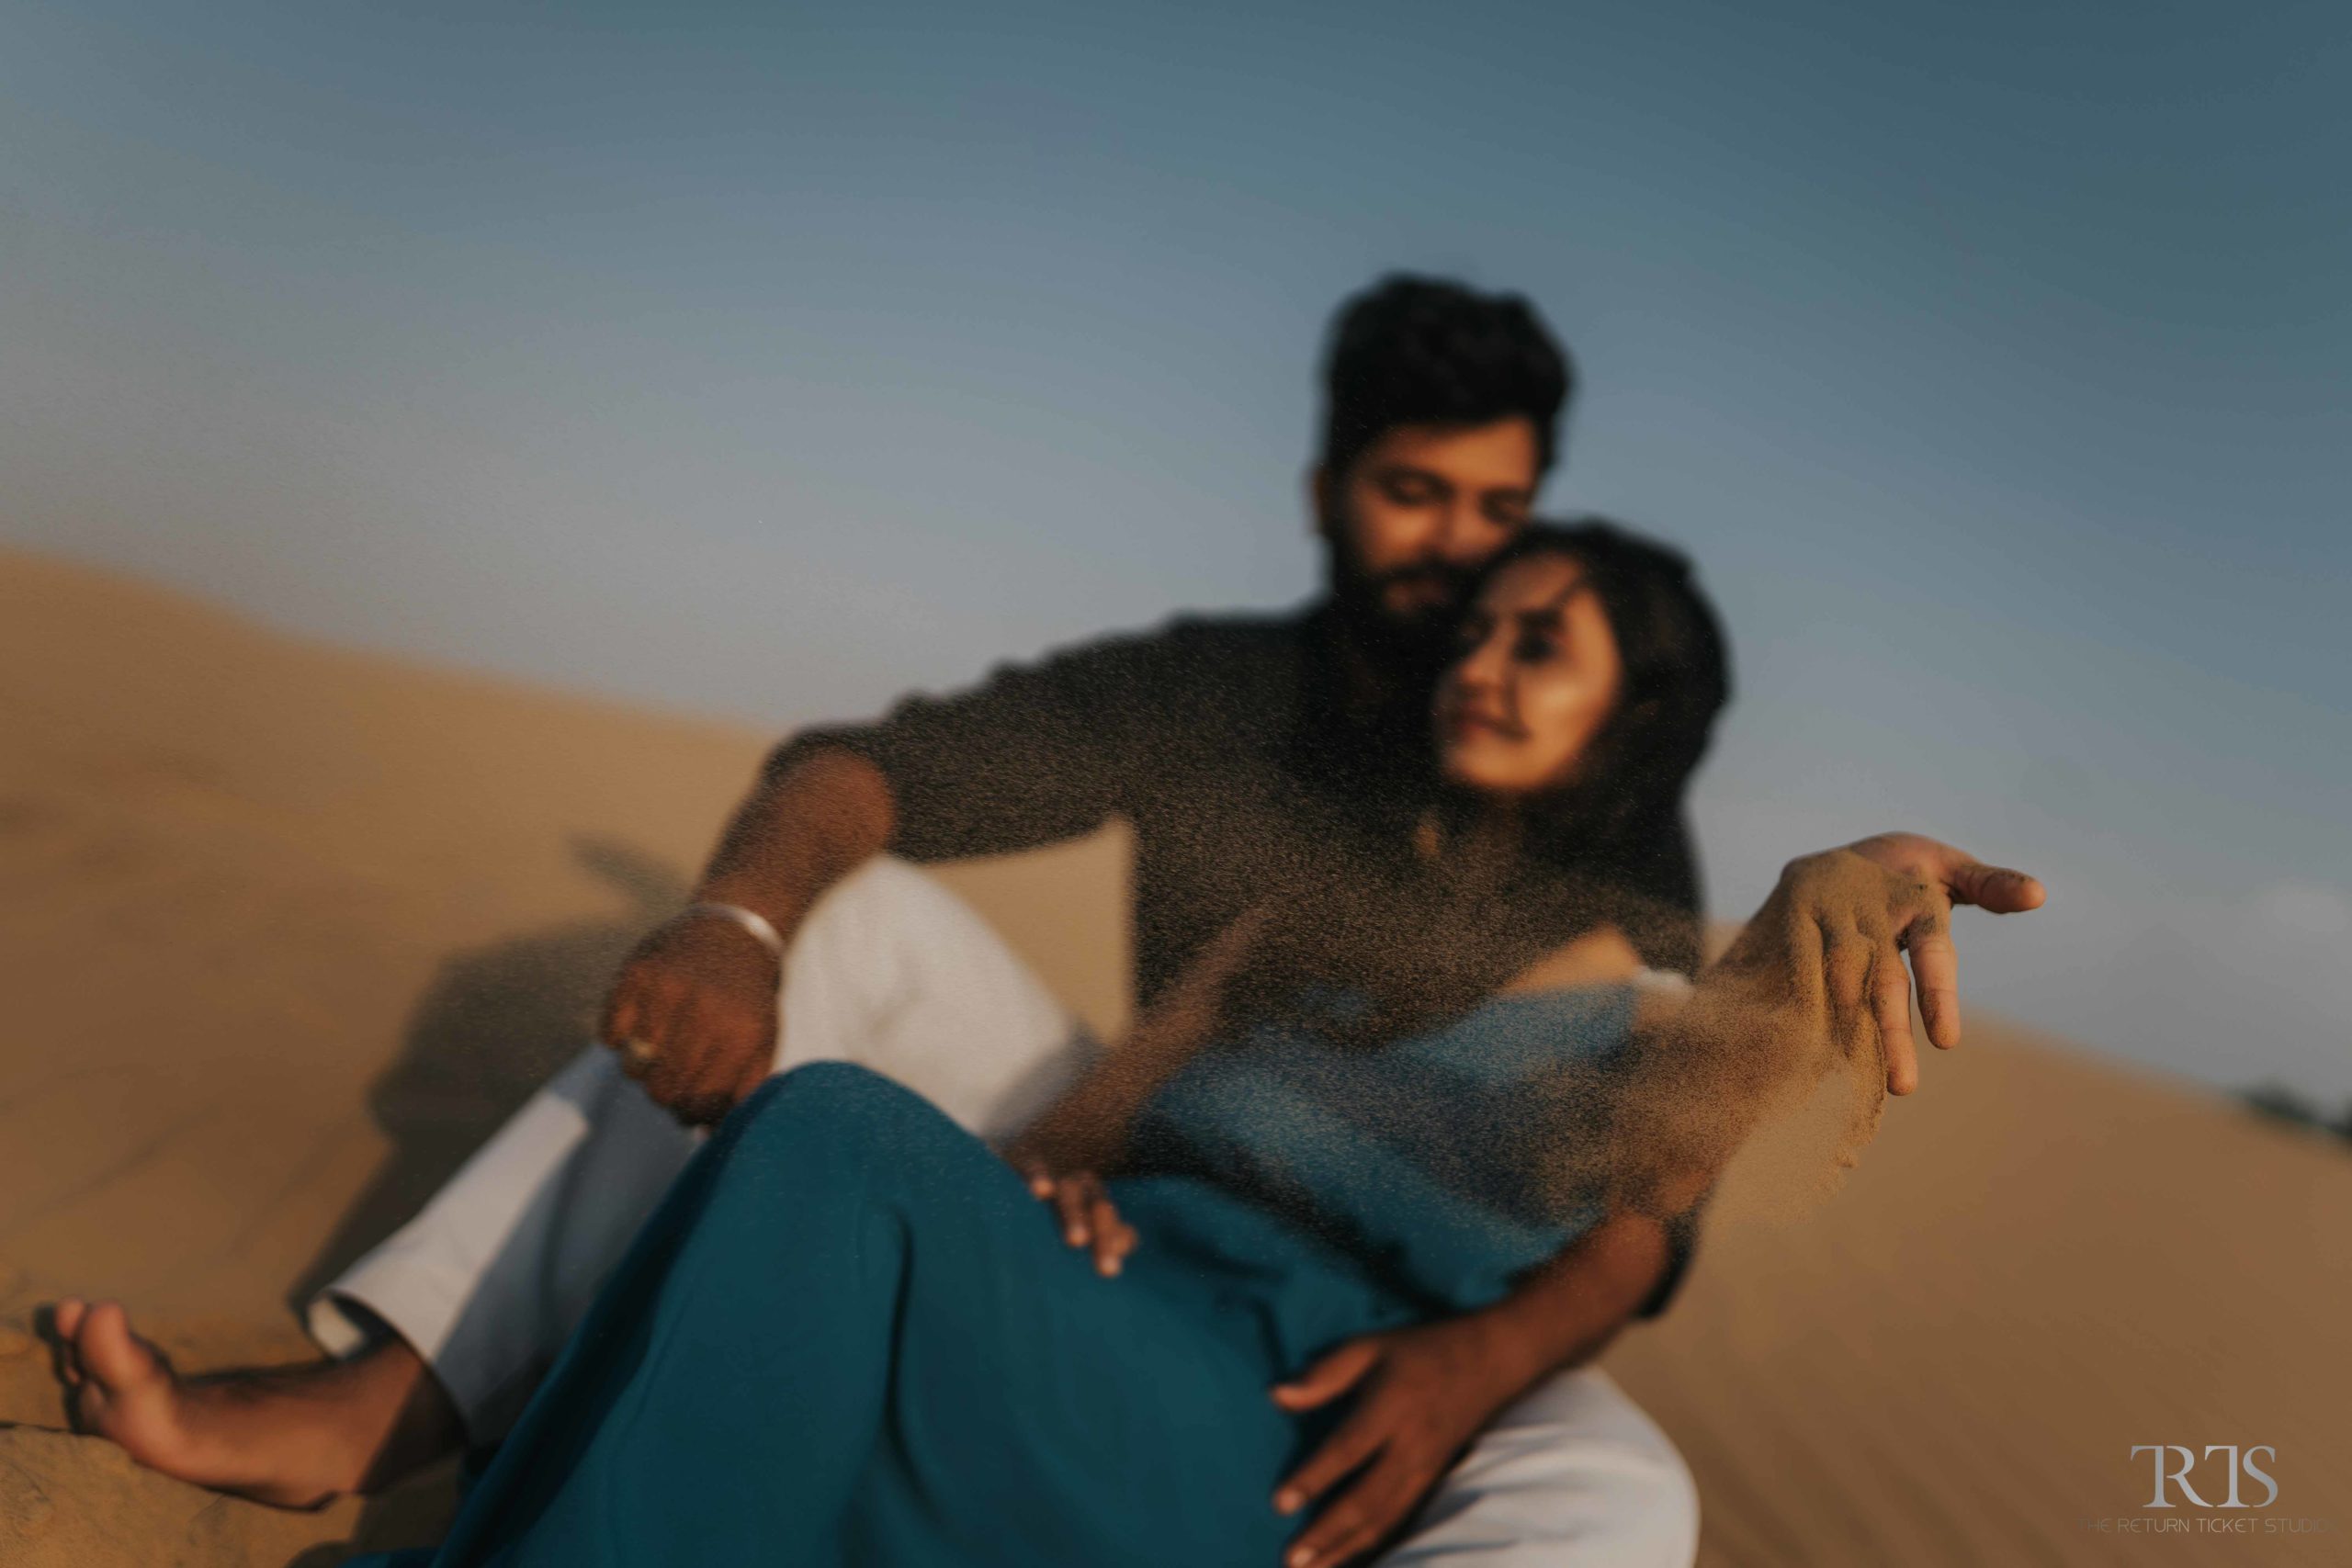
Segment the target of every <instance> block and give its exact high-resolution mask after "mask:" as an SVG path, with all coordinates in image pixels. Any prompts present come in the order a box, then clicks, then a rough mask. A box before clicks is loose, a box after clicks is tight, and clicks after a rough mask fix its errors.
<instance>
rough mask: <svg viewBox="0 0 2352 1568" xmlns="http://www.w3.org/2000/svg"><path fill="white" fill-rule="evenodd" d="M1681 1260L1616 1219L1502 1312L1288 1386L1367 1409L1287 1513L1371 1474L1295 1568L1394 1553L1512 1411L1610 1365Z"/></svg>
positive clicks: (1300, 1396)
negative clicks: (1549, 1380) (1351, 1396)
mask: <svg viewBox="0 0 2352 1568" xmlns="http://www.w3.org/2000/svg"><path fill="white" fill-rule="evenodd" d="M1670 1250H1671V1249H1670V1247H1669V1245H1668V1238H1667V1231H1666V1227H1665V1226H1664V1225H1663V1224H1660V1223H1659V1222H1658V1221H1657V1220H1656V1219H1653V1218H1651V1217H1650V1216H1648V1215H1645V1214H1634V1213H1625V1214H1619V1215H1615V1216H1613V1217H1611V1218H1610V1219H1608V1220H1606V1221H1603V1222H1602V1223H1601V1224H1599V1225H1597V1226H1595V1227H1594V1228H1593V1229H1592V1230H1590V1231H1588V1232H1587V1233H1586V1234H1585V1235H1583V1236H1581V1237H1579V1238H1578V1239H1577V1241H1576V1242H1575V1243H1574V1244H1573V1245H1571V1246H1570V1247H1567V1248H1566V1250H1564V1251H1562V1252H1561V1253H1560V1255H1559V1256H1558V1257H1556V1258H1554V1259H1552V1261H1551V1262H1549V1263H1547V1264H1545V1265H1544V1267H1542V1268H1541V1269H1537V1270H1536V1271H1535V1272H1533V1273H1532V1274H1530V1275H1529V1276H1528V1277H1527V1278H1526V1279H1525V1280H1521V1282H1520V1283H1519V1285H1518V1286H1517V1287H1516V1288H1515V1289H1513V1290H1512V1292H1510V1294H1509V1295H1508V1296H1505V1297H1504V1298H1503V1299H1502V1300H1501V1301H1500V1302H1498V1303H1495V1304H1494V1305H1493V1306H1490V1307H1487V1308H1485V1309H1483V1310H1481V1311H1478V1312H1474V1313H1465V1314H1462V1315H1460V1316H1458V1317H1450V1318H1441V1319H1439V1320H1438V1321H1436V1322H1434V1323H1427V1324H1422V1325H1418V1326H1416V1327H1412V1328H1406V1329H1399V1330H1397V1331H1396V1332H1393V1333H1389V1334H1380V1335H1374V1336H1371V1337H1366V1338H1363V1339H1355V1340H1351V1341H1349V1342H1348V1343H1347V1344H1345V1345H1343V1346H1341V1347H1340V1348H1339V1349H1337V1350H1334V1351H1332V1352H1331V1353H1330V1354H1329V1355H1328V1356H1326V1357H1324V1358H1323V1359H1322V1360H1320V1361H1318V1362H1317V1363H1316V1364H1315V1365H1314V1366H1313V1367H1311V1368H1309V1369H1308V1370H1307V1371H1306V1373H1305V1374H1304V1375H1303V1376H1301V1377H1299V1378H1298V1379H1297V1380H1295V1382H1288V1383H1283V1384H1281V1385H1279V1386H1277V1387H1276V1388H1275V1389H1274V1391H1273V1399H1274V1403H1275V1404H1279V1405H1281V1406H1282V1407H1283V1409H1285V1410H1312V1409H1314V1408H1316V1407H1317V1406H1319V1405H1323V1404H1329V1403H1330V1402H1331V1401H1332V1400H1334V1399H1337V1398H1339V1397H1340V1395H1341V1394H1344V1393H1350V1392H1353V1393H1355V1395H1356V1399H1355V1404H1354V1405H1353V1407H1352V1408H1351V1409H1350V1411H1349V1412H1348V1415H1347V1418H1346V1419H1345V1420H1343V1421H1342V1422H1341V1423H1340V1426H1339V1427H1338V1428H1337V1429H1336V1430H1335V1431H1333V1433H1332V1434H1331V1436H1330V1437H1329V1438H1326V1439H1325V1440H1324V1442H1323V1445H1322V1446H1321V1447H1320V1448H1318V1449H1317V1450H1316V1451H1315V1453H1314V1454H1313V1456H1311V1457H1310V1458H1309V1459H1308V1460H1307V1461H1306V1464H1304V1465H1302V1466H1300V1467H1299V1469H1298V1470H1297V1471H1296V1472H1294V1473H1293V1474H1292V1475H1291V1476H1290V1477H1289V1479H1287V1480H1286V1481H1284V1482H1283V1484H1282V1487H1281V1489H1280V1490H1279V1491H1278V1492H1277V1493H1276V1494H1275V1496H1274V1506H1275V1507H1276V1508H1278V1509H1280V1510H1281V1511H1282V1512H1283V1513H1294V1512H1295V1511H1297V1510H1298V1509H1300V1508H1302V1507H1305V1506H1308V1505H1309V1504H1310V1503H1312V1502H1314V1501H1315V1500H1316V1499H1317V1498H1320V1497H1324V1496H1327V1495H1329V1494H1330V1493H1331V1492H1332V1490H1333V1488H1334V1487H1336V1486H1338V1485H1339V1483H1340V1482H1342V1481H1343V1480H1346V1479H1347V1478H1348V1477H1349V1476H1350V1475H1351V1474H1353V1473H1354V1472H1357V1471H1358V1470H1359V1469H1361V1470H1362V1472H1363V1473H1362V1474H1361V1475H1357V1476H1356V1477H1355V1479H1354V1480H1353V1481H1352V1482H1351V1483H1349V1484H1348V1486H1347V1489H1346V1490H1345V1491H1344V1492H1342V1493H1340V1495H1338V1496H1337V1497H1336V1498H1334V1499H1333V1500H1332V1501H1330V1502H1329V1504H1327V1505H1326V1506H1324V1508H1323V1509H1322V1511H1321V1512H1320V1513H1319V1514H1317V1516H1316V1518H1315V1521H1314V1522H1313V1523H1312V1524H1310V1525H1309V1526H1307V1528H1306V1529H1305V1530H1304V1531H1302V1532H1301V1533H1300V1535H1299V1537H1298V1540H1296V1541H1295V1543H1293V1545H1292V1547H1291V1549H1290V1551H1289V1552H1288V1554H1287V1555H1286V1556H1285V1557H1284V1559H1283V1562H1284V1563H1285V1565H1286V1568H1312V1565H1314V1564H1324V1563H1338V1562H1346V1561H1348V1560H1349V1559H1351V1558H1353V1557H1357V1556H1360V1555H1362V1554H1363V1553H1364V1552H1367V1551H1371V1550H1372V1549H1373V1548H1374V1546H1376V1545H1378V1544H1379V1543H1380V1542H1381V1541H1382V1540H1385V1539H1386V1538H1387V1537H1388V1536H1389V1535H1390V1534H1391V1533H1393V1532H1394V1531H1395V1530H1396V1529H1398V1528H1399V1527H1400V1526H1401V1525H1403V1524H1404V1523H1405V1521H1406V1520H1407V1519H1408V1517H1410V1516H1411V1514H1412V1511H1413V1509H1414V1508H1416V1507H1417V1506H1419V1504H1420V1501H1421V1499H1422V1498H1423V1497H1425V1496H1427V1495H1429V1492H1430V1488H1431V1487H1433V1486H1435V1485H1436V1484H1437V1483H1438V1482H1439V1481H1440V1480H1442V1478H1443V1477H1444V1475H1445V1472H1447V1471H1448V1470H1449V1469H1451V1468H1452V1467H1453V1461H1454V1460H1455V1458H1456V1457H1457V1456H1458V1455H1459V1454H1460V1453H1461V1451H1462V1450H1463V1449H1464V1448H1465V1447H1466V1446H1468V1444H1469V1443H1470V1442H1471V1440H1472V1439H1473V1438H1476V1436H1477V1435H1478V1433H1479V1431H1480V1429H1481V1428H1483V1427H1485V1426H1486V1425H1487V1422H1489V1421H1491V1420H1492V1419H1494V1417H1495V1415H1496V1413H1497V1412H1498V1411H1500V1410H1501V1409H1502V1408H1503V1406H1504V1405H1506V1404H1510V1402H1511V1401H1512V1400H1514V1399H1516V1398H1518V1397H1519V1396H1520V1394H1521V1393H1525V1392H1526V1391H1527V1390H1528V1389H1530V1388H1532V1387H1533V1386H1534V1385H1535V1384H1536V1383H1537V1382H1540V1381H1541V1380H1542V1379H1543V1378H1544V1377H1545V1376H1547V1375H1548V1374H1550V1373H1552V1372H1555V1371H1559V1370H1561V1369H1563V1368H1566V1367H1569V1366H1573V1365H1577V1364H1580V1363H1582V1362H1584V1361H1588V1360H1589V1359H1592V1358H1593V1357H1594V1356H1597V1355H1599V1354H1600V1351H1601V1349H1602V1348H1603V1347H1605V1346H1606V1345H1607V1344H1608V1343H1609V1341H1610V1340H1611V1339H1612V1338H1614V1337H1616V1334H1617V1331H1618V1330H1619V1329H1620V1328H1622V1327H1623V1326H1624V1325H1625V1324H1626V1322H1627V1321H1628V1320H1629V1319H1630V1318H1632V1317H1633V1315H1634V1312H1635V1311H1636V1310H1637V1309H1638V1308H1639V1307H1640V1306H1641V1304H1642V1303H1644V1302H1645V1300H1647V1299H1648V1298H1649V1296H1650V1294H1651V1292H1652V1291H1653V1290H1654V1289H1655V1288H1656V1287H1657V1283H1658V1281H1659V1280H1660V1278H1661V1277H1662V1276H1663V1275H1664V1273H1665V1271H1666V1268H1667V1264H1668V1257H1669V1253H1670Z"/></svg>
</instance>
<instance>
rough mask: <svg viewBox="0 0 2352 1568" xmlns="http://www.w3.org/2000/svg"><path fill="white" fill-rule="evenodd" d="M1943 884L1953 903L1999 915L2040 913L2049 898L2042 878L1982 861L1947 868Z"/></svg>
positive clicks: (1962, 863)
mask: <svg viewBox="0 0 2352 1568" xmlns="http://www.w3.org/2000/svg"><path fill="white" fill-rule="evenodd" d="M1955 853H1957V851H1955ZM1943 884H1944V886H1945V887H1946V888H1947V889H1948V890H1949V891H1950V892H1951V898H1952V902H1953V903H1955V904H1973V905H1975V906H1976V907H1977V908H1980V909H1990V910H1992V911H1993V912H1994V913H1995V914H1996V915H2014V914H2018V913H2021V912H2023V911H2024V910H2027V909H2039V908H2041V904H2042V900H2043V899H2044V898H2046V897H2048V896H2049V895H2048V894H2047V893H2046V892H2045V891H2044V890H2043V888H2042V886H2041V879H2040V878H2038V877H2032V876H2028V875H2027V874H2025V873H2024V872H2021V871H2011V870H2010V869H2009V868H2008V867H2007V866H2005V865H1986V864H1985V863H1984V862H1982V861H1973V860H1963V861H1962V862H1961V863H1958V864H1956V865H1951V866H1948V867H1946V868H1945V870H1944V875H1943Z"/></svg>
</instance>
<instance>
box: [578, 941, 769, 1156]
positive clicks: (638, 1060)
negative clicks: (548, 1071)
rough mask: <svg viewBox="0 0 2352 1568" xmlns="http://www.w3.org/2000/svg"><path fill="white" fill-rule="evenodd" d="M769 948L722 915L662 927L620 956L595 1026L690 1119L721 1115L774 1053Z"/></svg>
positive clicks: (652, 1088) (653, 1089)
mask: <svg viewBox="0 0 2352 1568" xmlns="http://www.w3.org/2000/svg"><path fill="white" fill-rule="evenodd" d="M777 980H778V976H777V974H776V961H775V954H774V953H770V952H769V951H768V950H767V949H766V948H765V947H763V946H762V945H761V944H760V942H759V940H758V939H757V938H755V937H753V936H752V934H751V933H750V932H748V931H742V930H741V929H739V928H737V927H735V926H733V925H731V924H729V922H727V921H725V920H718V919H707V918H705V919H678V920H673V921H671V922H670V923H669V924H668V925H664V926H660V927H657V928H655V929H654V931H652V932H651V933H650V934H649V935H648V936H647V937H646V938H645V940H644V941H642V942H639V943H638V944H637V948H636V950H635V951H634V952H632V953H630V954H629V955H628V960H627V961H626V962H625V963H623V964H622V965H621V972H620V976H619V977H618V978H617V979H616V980H615V981H614V983H613V989H612V994H611V995H610V996H609V997H607V998H605V1017H604V1022H603V1023H602V1025H601V1026H600V1027H599V1029H598V1031H597V1032H598V1034H599V1035H600V1036H601V1037H602V1039H603V1040H604V1042H605V1044H607V1045H610V1046H611V1047H612V1048H613V1049H614V1050H616V1051H618V1052H619V1053H620V1054H621V1069H622V1071H624V1072H626V1073H628V1075H629V1077H633V1078H636V1079H638V1080H639V1081H640V1082H641V1083H643V1084H644V1086H645V1092H646V1093H647V1094H648V1095H650V1096H651V1097H652V1098H653V1099H654V1100H656V1101H657V1102H659V1103H660V1104H662V1105H666V1106H668V1107H669V1108H670V1111H671V1112H672V1113H673V1114H674V1115H675V1116H676V1117H677V1118H678V1120H679V1121H681V1122H686V1123H688V1124H689V1125H698V1124H706V1123H708V1122H717V1121H718V1120H719V1119H720V1118H722V1117H724V1116H725V1115H726V1114H727V1113H728V1111H731V1110H733V1109H734V1108H735V1105H736V1103H737V1102H738V1101H740V1100H741V1099H742V1098H743V1097H744V1096H745V1095H747V1094H749V1093H751V1092H752V1090H753V1089H757V1088H758V1087H759V1086H760V1084H761V1083H762V1082H763V1080H764V1079H765V1078H766V1077H767V1076H768V1073H769V1070H770V1068H771V1067H772V1066H774V1065H775V1046H776V984H777Z"/></svg>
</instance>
